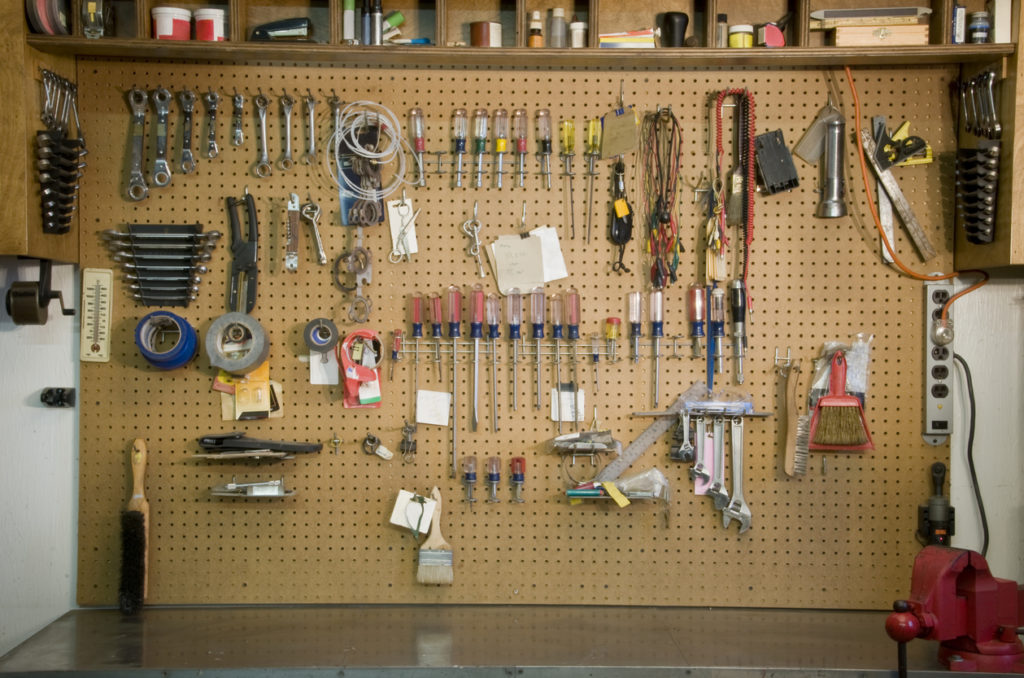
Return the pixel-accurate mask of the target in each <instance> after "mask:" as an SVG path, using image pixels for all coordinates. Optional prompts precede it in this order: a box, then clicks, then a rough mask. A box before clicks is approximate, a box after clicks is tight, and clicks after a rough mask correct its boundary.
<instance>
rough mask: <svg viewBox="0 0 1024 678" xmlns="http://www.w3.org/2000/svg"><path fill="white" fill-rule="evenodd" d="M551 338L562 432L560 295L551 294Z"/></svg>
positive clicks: (557, 405)
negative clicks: (553, 347)
mask: <svg viewBox="0 0 1024 678" xmlns="http://www.w3.org/2000/svg"><path fill="white" fill-rule="evenodd" d="M550 301H551V338H552V339H554V340H555V420H556V421H557V422H558V433H559V434H561V433H562V320H563V316H562V297H561V296H560V295H558V294H552V295H551V299H550Z"/></svg>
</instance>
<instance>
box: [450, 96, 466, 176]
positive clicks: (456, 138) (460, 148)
mask: <svg viewBox="0 0 1024 678" xmlns="http://www.w3.org/2000/svg"><path fill="white" fill-rule="evenodd" d="M468 133H469V120H468V119H467V118H466V109H465V108H456V109H455V112H454V113H452V142H453V144H454V146H455V187H456V188H461V187H462V156H463V155H464V154H465V153H466V135H467V134H468Z"/></svg>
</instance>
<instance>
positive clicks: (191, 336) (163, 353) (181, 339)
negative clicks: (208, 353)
mask: <svg viewBox="0 0 1024 678" xmlns="http://www.w3.org/2000/svg"><path fill="white" fill-rule="evenodd" d="M168 332H171V333H177V335H178V340H177V341H176V342H174V344H173V345H172V346H170V347H169V348H162V347H160V345H159V342H160V340H159V335H160V334H161V333H168ZM135 345H136V346H138V347H139V352H140V353H142V357H143V358H145V359H146V360H147V361H148V362H149V364H150V365H153V366H154V367H159V368H160V369H162V370H173V369H177V368H179V367H182V366H184V365H185V364H187V363H188V362H189V361H190V360H192V358H193V356H195V354H196V349H198V348H199V336H198V335H197V334H196V330H195V328H194V327H192V326H191V325H189V324H188V321H187V320H185V319H184V318H181V317H179V316H177V315H175V314H173V313H171V312H170V311H153V312H152V313H150V314H149V315H147V316H146V317H144V318H143V319H142V320H140V321H139V324H138V325H137V326H136V327H135Z"/></svg>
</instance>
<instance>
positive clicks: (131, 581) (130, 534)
mask: <svg viewBox="0 0 1024 678" xmlns="http://www.w3.org/2000/svg"><path fill="white" fill-rule="evenodd" d="M129 455H130V458H131V465H132V496H131V499H129V500H128V505H127V506H125V510H124V511H122V512H121V584H120V586H119V588H118V594H117V600H118V605H119V607H120V608H121V612H123V613H125V614H135V613H136V612H138V611H139V608H141V607H142V602H143V600H145V598H146V588H147V584H148V578H147V575H146V566H147V565H148V563H147V560H148V559H149V558H148V553H149V551H148V550H147V548H148V547H147V542H148V541H149V501H148V500H147V499H146V487H145V485H146V456H147V452H146V441H145V440H142V439H141V438H136V439H135V442H133V443H132V449H131V450H130V452H129Z"/></svg>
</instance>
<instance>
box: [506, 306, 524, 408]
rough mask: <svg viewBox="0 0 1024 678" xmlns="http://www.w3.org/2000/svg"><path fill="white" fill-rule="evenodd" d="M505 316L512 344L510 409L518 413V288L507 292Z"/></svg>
mask: <svg viewBox="0 0 1024 678" xmlns="http://www.w3.org/2000/svg"><path fill="white" fill-rule="evenodd" d="M505 315H506V317H507V318H508V338H509V340H510V341H511V342H512V409H513V410H515V411H519V374H518V372H519V340H520V338H521V337H522V334H520V331H519V328H520V327H521V326H522V324H523V295H521V294H520V293H519V288H518V287H513V288H512V289H511V290H509V292H508V302H507V305H506V306H505Z"/></svg>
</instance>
